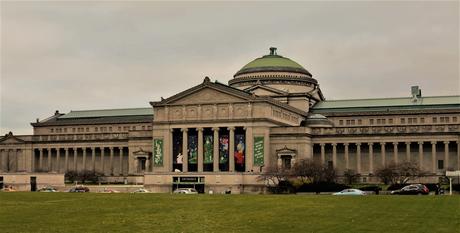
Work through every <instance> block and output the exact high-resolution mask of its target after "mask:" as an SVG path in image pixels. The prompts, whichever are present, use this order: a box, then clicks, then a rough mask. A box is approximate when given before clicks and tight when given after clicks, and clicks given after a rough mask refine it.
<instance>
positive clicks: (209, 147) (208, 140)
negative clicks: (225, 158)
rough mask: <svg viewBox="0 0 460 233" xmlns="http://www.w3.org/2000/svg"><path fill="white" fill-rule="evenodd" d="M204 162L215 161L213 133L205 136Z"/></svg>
mask: <svg viewBox="0 0 460 233" xmlns="http://www.w3.org/2000/svg"><path fill="white" fill-rule="evenodd" d="M203 149H204V151H203V154H204V163H207V164H209V163H212V162H213V161H212V160H213V137H212V135H205V136H204V148H203Z"/></svg>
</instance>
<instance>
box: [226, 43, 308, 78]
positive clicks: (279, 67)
mask: <svg viewBox="0 0 460 233" xmlns="http://www.w3.org/2000/svg"><path fill="white" fill-rule="evenodd" d="M279 71H281V72H295V73H302V74H306V75H308V76H310V77H311V74H310V72H308V71H307V70H306V69H305V68H303V67H302V66H301V65H299V63H297V62H295V61H293V60H291V59H289V58H286V57H283V56H280V55H277V54H276V48H274V47H271V48H270V54H268V55H265V56H263V57H260V58H256V59H255V60H254V61H251V62H249V63H248V64H247V65H245V66H243V68H241V69H240V70H239V71H238V72H236V74H235V75H234V77H235V76H237V75H241V74H247V73H254V72H279Z"/></svg>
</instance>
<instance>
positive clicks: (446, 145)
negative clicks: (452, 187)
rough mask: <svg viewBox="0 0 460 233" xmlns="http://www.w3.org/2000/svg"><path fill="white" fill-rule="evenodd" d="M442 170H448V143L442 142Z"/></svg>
mask: <svg viewBox="0 0 460 233" xmlns="http://www.w3.org/2000/svg"><path fill="white" fill-rule="evenodd" d="M444 164H445V165H444V170H446V171H447V169H448V168H449V141H444Z"/></svg>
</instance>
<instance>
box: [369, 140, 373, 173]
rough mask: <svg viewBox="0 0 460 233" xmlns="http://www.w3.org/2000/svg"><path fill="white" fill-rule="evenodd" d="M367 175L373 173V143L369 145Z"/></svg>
mask: <svg viewBox="0 0 460 233" xmlns="http://www.w3.org/2000/svg"><path fill="white" fill-rule="evenodd" d="M369 173H374V143H372V142H370V143H369Z"/></svg>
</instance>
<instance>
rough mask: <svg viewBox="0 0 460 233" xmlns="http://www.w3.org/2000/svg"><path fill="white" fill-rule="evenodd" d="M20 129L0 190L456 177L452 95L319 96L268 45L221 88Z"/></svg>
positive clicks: (1, 157)
mask: <svg viewBox="0 0 460 233" xmlns="http://www.w3.org/2000/svg"><path fill="white" fill-rule="evenodd" d="M360 88H362V87H360ZM408 90H409V87H408ZM31 125H32V126H33V135H14V134H13V133H11V132H10V133H8V134H6V135H5V136H3V137H0V184H11V183H14V184H16V185H22V186H24V187H26V188H25V189H34V188H36V186H37V185H39V186H40V185H42V186H43V185H46V184H53V182H54V181H55V180H58V182H61V183H62V178H56V177H58V176H59V175H60V176H61V177H62V174H64V173H66V172H68V171H83V170H90V171H97V172H100V173H102V174H104V179H105V180H106V181H109V182H128V183H142V184H144V186H145V187H146V188H148V189H150V190H152V191H154V192H171V191H172V190H174V189H175V188H179V187H190V186H193V187H195V188H197V189H198V190H199V191H201V192H209V191H213V192H223V191H225V190H231V191H232V193H254V192H255V193H257V192H263V191H264V187H265V186H264V184H263V182H262V181H260V180H259V179H258V177H259V175H260V174H261V173H262V172H264V171H265V170H266V169H267V168H268V167H270V166H279V167H282V168H285V169H290V168H291V167H292V166H293V165H294V164H295V162H296V161H298V160H302V159H314V160H316V161H318V162H321V163H324V164H327V165H328V166H331V167H334V168H336V169H337V171H338V173H339V174H343V172H344V171H345V170H347V169H351V170H354V171H356V172H357V173H359V174H361V179H362V180H361V182H378V179H377V178H376V177H375V175H374V173H375V171H376V169H378V168H380V167H382V166H384V165H385V164H388V163H391V162H395V163H398V162H402V161H412V162H416V163H417V164H418V166H420V168H421V169H423V170H424V171H427V172H428V174H429V176H428V177H427V178H426V179H431V180H435V179H437V177H439V176H442V175H443V174H444V173H445V171H446V170H460V149H459V148H460V146H459V139H460V134H459V133H460V127H459V126H460V96H423V95H422V93H421V90H420V89H419V87H418V86H413V87H411V89H410V92H409V91H408V96H407V97H397V98H376V99H351V100H326V98H325V97H324V95H323V92H322V90H321V89H320V86H319V83H318V80H316V79H315V78H313V76H312V74H311V73H310V72H309V71H307V70H306V69H305V68H304V67H302V66H301V65H299V64H298V63H296V62H294V61H293V60H291V59H289V58H286V57H283V56H280V55H278V54H277V51H276V48H270V52H269V54H268V55H264V56H262V57H260V58H257V59H255V60H253V61H251V62H249V63H248V64H247V65H245V66H244V67H243V68H241V69H240V70H239V71H238V72H236V74H235V75H234V76H233V79H231V80H230V81H229V82H228V85H227V84H223V83H220V82H218V81H211V80H210V78H208V77H206V78H204V80H203V82H202V83H200V84H198V85H196V86H194V87H191V88H190V89H187V90H185V91H182V92H179V93H178V94H176V95H173V96H171V97H169V98H165V99H164V98H161V100H158V101H152V102H150V107H148V108H127V109H107V110H84V111H70V112H69V113H66V114H64V113H60V112H59V111H56V112H55V113H54V114H53V115H52V116H50V117H48V118H46V119H43V120H39V119H37V120H36V122H33V123H31ZM17 177H22V178H21V179H18V178H17ZM24 177H26V178H24ZM14 179H17V180H14ZM18 180H20V181H18Z"/></svg>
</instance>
